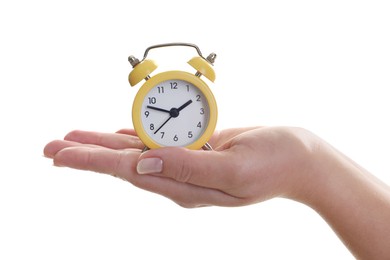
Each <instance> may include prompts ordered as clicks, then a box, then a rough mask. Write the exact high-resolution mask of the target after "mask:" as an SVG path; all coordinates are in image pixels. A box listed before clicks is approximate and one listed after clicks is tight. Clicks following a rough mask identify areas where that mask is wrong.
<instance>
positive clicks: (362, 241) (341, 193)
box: [299, 145, 390, 259]
mask: <svg viewBox="0 0 390 260" xmlns="http://www.w3.org/2000/svg"><path fill="white" fill-rule="evenodd" d="M316 157H317V158H316V160H314V161H315V162H316V166H317V167H313V170H314V171H312V172H311V177H310V182H311V183H310V184H308V185H306V187H309V188H307V189H306V190H305V196H304V198H303V197H301V198H299V200H301V201H302V202H303V203H305V204H307V205H309V206H311V207H312V208H313V209H315V210H316V211H317V212H318V213H319V214H320V215H322V216H323V217H324V219H325V220H326V221H327V222H328V223H329V225H330V226H331V227H332V228H333V229H334V231H335V232H336V233H337V234H338V236H339V237H340V238H341V239H342V241H343V242H344V243H345V244H346V246H347V247H348V248H349V249H350V250H351V252H352V253H353V254H354V255H355V256H356V257H357V258H359V259H389V258H390V247H389V243H390V192H389V189H388V187H387V186H386V185H385V184H383V183H381V182H380V181H379V180H378V179H376V178H375V177H374V176H372V175H371V174H370V173H368V172H367V171H366V170H364V169H363V168H361V167H360V166H358V165H357V164H356V163H354V162H353V161H352V160H350V159H349V158H347V157H345V156H344V155H343V154H341V153H340V152H338V151H336V150H335V149H333V148H332V147H330V146H327V145H325V148H324V149H321V150H319V151H318V152H317V154H316Z"/></svg>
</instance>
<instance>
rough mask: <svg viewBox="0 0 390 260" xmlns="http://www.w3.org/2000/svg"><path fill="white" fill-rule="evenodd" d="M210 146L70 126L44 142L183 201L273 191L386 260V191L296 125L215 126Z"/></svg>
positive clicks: (73, 160)
mask: <svg viewBox="0 0 390 260" xmlns="http://www.w3.org/2000/svg"><path fill="white" fill-rule="evenodd" d="M209 143H210V144H211V145H212V146H213V147H214V150H213V151H193V150H187V149H185V148H178V147H167V148H161V149H155V150H150V151H147V152H145V153H141V149H142V148H143V147H144V146H143V144H142V142H141V141H140V140H139V139H138V137H137V136H136V133H135V132H134V130H131V129H123V130H120V131H118V132H117V133H97V132H85V131H72V132H70V133H69V134H67V135H66V136H65V138H64V140H55V141H52V142H50V143H48V144H47V145H46V147H45V149H44V154H45V156H46V157H48V158H52V159H53V162H54V165H56V166H65V167H72V168H76V169H81V170H90V171H96V172H101V173H107V174H111V175H113V176H116V177H119V178H122V179H124V180H126V181H128V182H130V183H132V184H134V185H135V186H137V187H139V188H141V189H145V190H148V191H152V192H154V193H157V194H160V195H162V196H165V197H167V198H169V199H171V200H173V201H175V202H176V203H178V204H179V205H181V206H183V207H188V208H193V207H200V206H210V205H216V206H228V207H233V206H243V205H249V204H254V203H258V202H261V201H264V200H267V199H271V198H274V197H284V198H289V199H293V200H296V201H299V202H301V203H304V204H306V205H308V206H309V207H312V208H313V209H314V210H316V211H317V212H318V213H319V214H320V215H321V216H322V217H323V218H324V219H325V220H326V221H327V222H328V223H329V225H330V226H331V227H332V228H333V230H334V231H335V232H336V233H337V234H338V236H339V237H340V238H341V240H342V241H343V242H344V243H345V245H346V246H347V247H348V248H349V249H350V251H351V252H352V253H353V254H354V255H355V257H357V258H359V259H390V247H389V246H388V242H389V241H390V221H389V220H390V189H389V187H388V186H387V185H386V184H384V183H382V182H381V181H380V180H378V179H376V178H375V177H374V176H373V175H371V174H370V173H369V172H367V171H366V170H365V169H363V168H361V167H360V166H359V165H357V164H356V163H355V162H353V161H352V160H351V159H349V158H348V157H346V156H345V155H343V154H342V153H340V152H339V151H337V150H336V149H335V148H333V147H332V146H331V145H329V144H327V143H326V142H325V141H323V140H322V139H321V138H319V137H317V136H315V135H314V134H312V133H311V132H309V131H307V130H305V129H301V128H291V127H250V128H237V129H227V130H223V131H220V132H216V133H215V134H214V136H213V137H212V138H211V140H210V142H209Z"/></svg>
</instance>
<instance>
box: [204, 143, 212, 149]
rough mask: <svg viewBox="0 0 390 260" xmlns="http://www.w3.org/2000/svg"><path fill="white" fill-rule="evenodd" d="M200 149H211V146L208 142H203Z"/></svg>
mask: <svg viewBox="0 0 390 260" xmlns="http://www.w3.org/2000/svg"><path fill="white" fill-rule="evenodd" d="M202 149H203V150H206V151H211V150H213V147H211V145H210V144H209V143H205V144H204V145H203V146H202Z"/></svg>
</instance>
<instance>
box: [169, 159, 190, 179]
mask: <svg viewBox="0 0 390 260" xmlns="http://www.w3.org/2000/svg"><path fill="white" fill-rule="evenodd" d="M175 164H177V165H178V167H175V168H176V172H175V173H173V174H174V179H175V180H176V181H178V182H183V183H186V182H189V181H190V179H191V176H192V174H193V168H192V167H191V165H190V164H188V163H186V161H185V160H180V161H178V162H175Z"/></svg>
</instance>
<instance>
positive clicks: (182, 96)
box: [141, 80, 210, 146]
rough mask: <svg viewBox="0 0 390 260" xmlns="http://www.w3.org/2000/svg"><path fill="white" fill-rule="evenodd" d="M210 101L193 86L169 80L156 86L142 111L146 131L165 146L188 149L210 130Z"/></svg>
mask: <svg viewBox="0 0 390 260" xmlns="http://www.w3.org/2000/svg"><path fill="white" fill-rule="evenodd" d="M209 117H210V109H209V105H208V101H207V99H206V97H205V96H204V95H203V93H202V92H201V91H200V90H199V88H197V87H196V86H194V85H193V84H191V83H189V82H187V81H184V80H167V81H163V82H160V83H159V84H157V85H156V86H154V87H153V88H152V89H151V90H150V91H149V92H148V93H147V94H146V96H145V98H144V100H143V103H142V108H141V118H142V119H141V121H142V126H143V128H144V131H145V132H146V133H147V135H149V137H150V138H151V139H153V140H154V142H156V143H158V144H159V145H161V146H187V145H190V144H192V143H193V142H195V141H196V140H197V139H198V138H199V137H200V136H202V134H203V132H204V131H205V129H206V128H207V125H208V123H209Z"/></svg>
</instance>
